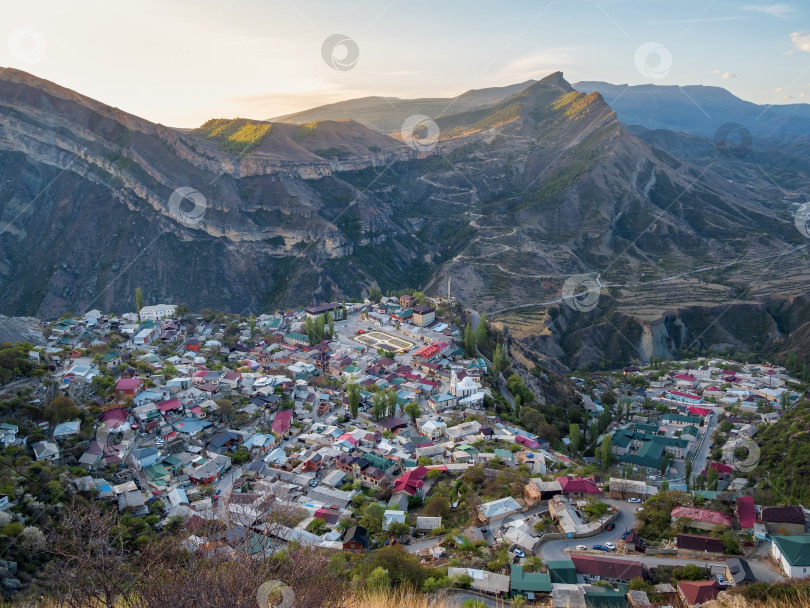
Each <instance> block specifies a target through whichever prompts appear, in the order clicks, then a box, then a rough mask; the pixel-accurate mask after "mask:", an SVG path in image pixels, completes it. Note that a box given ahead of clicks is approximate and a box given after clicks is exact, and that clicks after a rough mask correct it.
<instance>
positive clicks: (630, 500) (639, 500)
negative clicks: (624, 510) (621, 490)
mask: <svg viewBox="0 0 810 608" xmlns="http://www.w3.org/2000/svg"><path fill="white" fill-rule="evenodd" d="M627 502H641V499H640V498H629V499H628V500H627Z"/></svg>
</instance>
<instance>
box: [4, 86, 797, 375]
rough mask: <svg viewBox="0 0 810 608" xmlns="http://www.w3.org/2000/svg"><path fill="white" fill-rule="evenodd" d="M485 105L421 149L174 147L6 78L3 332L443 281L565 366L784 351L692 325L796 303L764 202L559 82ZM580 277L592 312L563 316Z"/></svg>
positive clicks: (784, 223) (789, 228)
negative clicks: (167, 308) (150, 310)
mask: <svg viewBox="0 0 810 608" xmlns="http://www.w3.org/2000/svg"><path fill="white" fill-rule="evenodd" d="M502 94H503V91H494V92H492V91H490V92H487V93H486V94H478V93H475V92H473V94H471V96H472V98H473V100H472V102H470V103H469V104H467V105H466V106H465V105H464V103H460V104H459V107H457V108H450V110H448V112H447V113H444V114H442V115H438V116H437V118H436V119H435V120H436V123H437V125H438V127H439V130H440V133H439V136H438V139H437V141H436V142H435V147H433V146H427V147H425V148H424V149H414V148H411V147H409V146H408V145H406V144H405V143H403V142H402V141H400V140H399V139H397V138H396V137H389V136H387V135H384V134H382V133H379V132H376V131H373V130H371V129H369V128H368V127H366V126H364V125H362V124H359V123H358V122H357V121H355V120H344V121H329V120H325V121H320V122H307V123H306V124H303V125H295V124H285V123H280V122H268V121H252V120H247V119H233V120H231V119H215V120H212V121H209V122H207V123H206V124H205V125H202V126H201V127H200V128H198V129H193V130H183V131H181V130H175V129H170V128H167V127H164V126H162V125H155V124H152V123H149V122H148V121H144V120H142V119H139V118H137V117H134V116H131V115H129V114H126V113H124V112H122V111H120V110H117V109H115V108H110V107H108V106H105V105H104V104H101V103H99V102H96V101H93V100H90V99H87V98H85V97H82V96H80V95H78V94H76V93H73V92H72V91H68V90H66V89H63V88H61V87H58V86H57V85H54V84H52V83H49V82H46V81H42V80H40V79H37V78H35V77H33V76H31V75H28V74H25V73H22V72H16V71H13V70H3V71H2V72H0V183H2V184H3V189H2V192H0V221H1V222H3V226H4V228H3V229H2V232H0V301H1V302H2V304H3V310H2V312H4V313H7V314H30V315H37V316H44V317H53V316H58V315H59V314H61V313H62V312H64V311H65V310H70V309H72V310H74V311H76V312H79V311H83V310H86V309H88V308H92V307H95V308H101V309H111V310H129V309H131V308H132V305H133V302H132V299H133V298H132V294H133V292H134V289H135V287H136V286H141V287H142V288H143V289H144V292H145V294H146V296H147V299H148V300H149V301H174V302H186V303H188V304H189V306H191V307H192V308H202V307H210V308H219V309H225V310H231V311H234V312H245V313H247V312H260V311H266V310H270V309H273V308H275V307H278V306H288V305H301V304H308V303H316V302H319V301H324V300H328V299H333V298H338V299H339V298H351V297H358V296H360V295H363V294H365V293H367V290H368V288H369V287H370V286H371V285H374V284H376V285H378V286H379V287H381V288H382V289H383V291H387V290H397V289H402V288H405V287H421V288H423V289H424V290H427V291H430V292H433V293H438V292H444V290H445V289H446V285H447V281H448V279H449V280H450V281H451V285H452V291H453V294H454V295H455V296H456V297H458V298H459V300H460V301H461V302H463V303H464V304H465V305H466V306H469V307H471V308H474V309H476V310H479V311H484V310H486V311H487V312H488V313H490V319H492V320H494V321H495V322H497V323H499V324H501V325H503V326H505V327H507V328H509V329H510V332H511V335H513V336H515V338H516V340H519V341H520V342H521V343H522V344H523V345H524V346H525V347H526V348H527V349H529V350H530V351H534V352H535V354H536V353H542V354H543V355H544V356H548V357H552V358H555V359H557V360H558V361H560V362H562V363H563V364H564V365H580V364H589V363H592V362H594V361H598V360H600V359H602V360H607V359H610V360H614V359H615V360H619V359H621V360H625V359H633V358H635V359H644V358H649V356H652V355H659V354H664V353H671V352H674V349H683V348H686V347H688V346H689V344H690V343H691V342H692V341H693V340H691V339H689V340H688V339H687V338H692V337H699V336H700V335H704V334H705V335H706V336H710V339H705V340H703V341H702V342H701V341H700V340H698V343H699V344H700V345H701V346H705V347H707V348H711V347H713V346H715V345H718V346H722V347H726V346H727V345H729V344H732V345H735V346H737V347H740V348H743V347H744V348H750V347H753V345H754V343H755V342H758V343H759V345H760V347H761V346H762V345H763V344H764V343H765V342H769V341H773V340H776V339H778V338H781V337H784V329H783V326H780V324H779V323H771V322H770V321H767V318H766V317H767V316H762V315H760V317H756V316H755V315H754V316H751V318H752V319H758V320H756V321H755V322H752V324H751V328H750V331H749V333H748V334H746V333H745V331H742V332H740V330H739V328H738V327H737V326H736V325H735V324H734V323H727V322H726V320H723V322H722V323H720V324H719V326H718V327H717V328H716V331H711V330H712V325H714V324H715V323H714V321H713V317H712V316H711V315H707V314H704V313H705V311H710V310H713V311H718V310H720V309H719V308H718V307H723V306H725V304H726V303H728V302H732V303H734V302H737V303H739V304H740V305H741V306H742V307H747V308H741V309H740V310H743V309H746V310H748V309H750V310H758V308H757V307H759V308H761V307H762V300H761V298H762V297H764V296H766V295H767V296H769V297H777V298H786V299H789V298H791V297H794V296H799V295H801V294H804V293H806V292H807V287H808V285H809V284H810V277H809V276H808V273H807V265H806V262H801V263H799V262H800V260H801V259H802V258H801V256H802V255H804V250H803V249H801V248H802V247H803V246H804V245H805V243H806V239H805V238H804V237H803V236H802V235H801V234H799V232H798V231H797V230H796V229H795V227H794V226H793V222H792V218H791V216H790V214H789V213H788V212H787V211H786V210H782V209H780V208H779V207H778V206H776V205H775V203H777V202H778V201H779V200H781V196H782V195H781V194H779V193H773V192H768V191H761V190H758V189H756V188H751V187H748V184H745V183H742V184H741V183H732V182H729V180H728V179H727V178H725V177H721V176H720V175H718V174H717V173H716V172H715V171H714V168H715V166H714V164H713V163H712V162H711V161H710V162H708V163H706V164H703V165H700V166H698V165H695V164H691V163H690V162H688V161H686V160H684V159H679V158H677V157H676V156H673V155H670V154H668V153H666V152H664V151H662V150H661V149H660V148H657V147H655V146H653V145H650V144H649V143H647V142H645V141H643V140H642V139H640V138H639V137H637V136H636V135H634V134H633V133H632V132H630V131H629V130H628V129H626V128H625V127H624V126H623V125H622V124H621V122H620V121H619V118H618V117H617V115H616V113H615V112H614V111H613V109H612V108H611V107H610V106H609V105H608V104H607V103H605V100H604V99H603V98H602V96H601V95H600V94H599V93H590V94H584V93H582V92H578V91H576V90H574V89H573V88H572V87H571V85H570V84H569V83H568V82H567V81H566V80H565V79H564V78H563V76H562V74H560V73H556V74H552V75H551V76H548V77H547V78H544V79H543V80H541V81H539V82H535V83H523V84H522V85H516V88H515V92H514V93H513V94H511V95H507V96H505V97H503V98H501V95H502ZM483 100H486V104H484V105H483V106H482V105H481V102H482V101H483ZM415 148H419V147H418V146H415ZM717 168H718V169H722V168H723V167H722V166H721V165H720V164H717ZM184 188H186V189H185V190H184ZM178 189H180V190H178ZM189 189H192V190H191V192H192V193H191V195H189V197H188V199H186V200H184V201H180V200H179V199H180V198H181V197H179V196H178V195H177V193H178V192H180V193H181V194H182V193H188V192H189V191H190V190H189ZM194 191H196V193H195V192H194ZM200 200H202V203H200ZM195 201H196V203H195ZM791 256H792V257H791ZM776 262H778V263H779V264H780V265H779V268H780V271H779V273H775V272H773V271H772V269H773V268H774V266H773V264H774V263H776ZM579 274H584V275H588V276H589V277H591V278H592V280H598V281H599V282H600V283H599V284H601V285H602V286H603V288H604V289H603V295H602V298H601V299H600V300H599V302H598V303H597V304H595V308H594V309H593V310H591V311H586V314H581V313H575V314H571V311H570V310H569V309H567V307H565V306H564V305H561V303H560V302H561V294H562V292H563V288H564V287H563V286H564V285H565V284H566V281H567V279H569V277H571V275H579ZM685 310H688V311H690V313H689V316H688V317H686V316H685V313H683V311H685ZM679 311H681V312H679ZM682 313H683V314H682ZM713 314H715V316H719V317H722V316H723V315H722V314H721V313H720V312H716V313H713ZM679 315H680V316H679ZM752 315H753V313H752ZM684 319H686V321H684ZM755 326H756V327H755ZM680 327H687V328H688V331H686V330H684V331H686V333H685V334H684V331H681V330H679V329H678V328H680ZM662 328H663V329H662ZM622 330H623V331H622ZM678 331H681V334H682V335H680V336H675V333H677V332H678ZM684 336H686V337H684ZM675 337H677V340H676V339H675ZM617 345H618V346H617ZM626 345H629V346H626ZM611 353H618V354H617V357H618V358H613V355H612V354H611ZM606 357H607V359H606Z"/></svg>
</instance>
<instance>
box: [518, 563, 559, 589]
mask: <svg viewBox="0 0 810 608" xmlns="http://www.w3.org/2000/svg"><path fill="white" fill-rule="evenodd" d="M510 587H511V589H512V591H517V592H523V591H532V592H535V593H551V578H550V577H549V575H548V574H543V573H541V572H524V571H523V566H512V575H511V584H510Z"/></svg>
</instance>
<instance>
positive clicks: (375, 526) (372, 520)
mask: <svg viewBox="0 0 810 608" xmlns="http://www.w3.org/2000/svg"><path fill="white" fill-rule="evenodd" d="M384 514H385V509H383V507H382V505H380V504H379V503H376V502H372V503H370V504H369V505H368V506H367V507H366V509H365V511H363V515H362V516H361V517H360V525H361V526H363V527H364V528H365V529H366V530H368V533H369V534H377V533H379V532H381V531H382V522H383V515H384Z"/></svg>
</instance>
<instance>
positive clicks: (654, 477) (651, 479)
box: [647, 475, 658, 481]
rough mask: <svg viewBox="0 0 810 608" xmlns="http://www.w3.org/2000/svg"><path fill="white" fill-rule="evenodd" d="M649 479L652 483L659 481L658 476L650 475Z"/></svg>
mask: <svg viewBox="0 0 810 608" xmlns="http://www.w3.org/2000/svg"><path fill="white" fill-rule="evenodd" d="M647 479H649V480H650V481H657V480H658V475H648V476H647Z"/></svg>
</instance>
